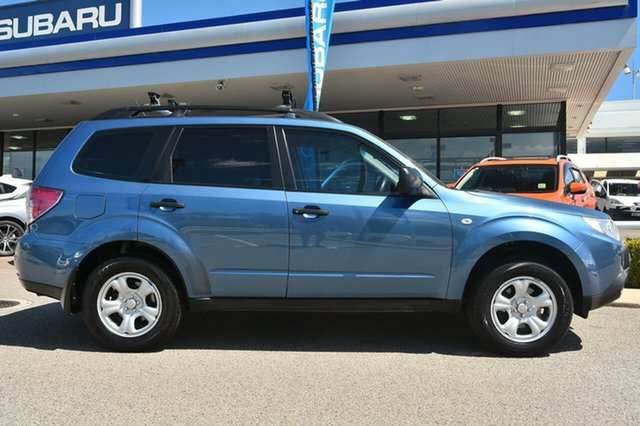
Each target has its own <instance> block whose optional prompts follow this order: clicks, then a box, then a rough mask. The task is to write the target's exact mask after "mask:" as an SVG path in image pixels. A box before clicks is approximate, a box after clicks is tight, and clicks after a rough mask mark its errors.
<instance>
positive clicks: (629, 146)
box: [606, 136, 640, 153]
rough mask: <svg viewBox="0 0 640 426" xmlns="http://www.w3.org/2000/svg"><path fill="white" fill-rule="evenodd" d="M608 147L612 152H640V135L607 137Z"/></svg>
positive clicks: (608, 150)
mask: <svg viewBox="0 0 640 426" xmlns="http://www.w3.org/2000/svg"><path fill="white" fill-rule="evenodd" d="M606 149H607V152H611V153H623V152H640V137H637V136H635V137H633V136H630V137H616V138H607V145H606Z"/></svg>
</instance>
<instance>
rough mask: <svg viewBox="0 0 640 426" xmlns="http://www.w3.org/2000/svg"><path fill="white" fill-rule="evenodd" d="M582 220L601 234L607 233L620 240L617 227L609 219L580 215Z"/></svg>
mask: <svg viewBox="0 0 640 426" xmlns="http://www.w3.org/2000/svg"><path fill="white" fill-rule="evenodd" d="M582 219H583V220H584V222H585V223H586V224H587V225H589V226H590V227H591V228H593V229H594V230H595V231H597V232H600V233H601V234H604V235H607V236H609V237H611V238H613V239H615V240H620V233H619V232H618V227H617V226H616V224H615V223H613V220H611V219H596V218H594V217H584V216H583V217H582Z"/></svg>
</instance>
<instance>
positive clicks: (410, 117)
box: [398, 115, 418, 121]
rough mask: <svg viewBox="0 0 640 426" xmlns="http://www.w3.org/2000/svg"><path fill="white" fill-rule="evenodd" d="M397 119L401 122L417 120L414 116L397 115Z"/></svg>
mask: <svg viewBox="0 0 640 426" xmlns="http://www.w3.org/2000/svg"><path fill="white" fill-rule="evenodd" d="M398 118H399V119H400V120H402V121H416V120H417V119H418V117H416V116H415V115H399V116H398Z"/></svg>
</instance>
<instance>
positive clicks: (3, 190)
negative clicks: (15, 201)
mask: <svg viewBox="0 0 640 426" xmlns="http://www.w3.org/2000/svg"><path fill="white" fill-rule="evenodd" d="M15 190H16V187H15V186H12V185H9V184H6V183H0V194H10V193H12V192H13V191H15Z"/></svg>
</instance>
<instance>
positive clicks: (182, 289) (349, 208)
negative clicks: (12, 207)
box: [15, 106, 629, 356]
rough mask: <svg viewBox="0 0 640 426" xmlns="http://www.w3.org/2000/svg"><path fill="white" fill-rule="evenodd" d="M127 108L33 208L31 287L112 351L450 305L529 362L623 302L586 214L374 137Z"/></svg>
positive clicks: (27, 242) (59, 166) (25, 240)
mask: <svg viewBox="0 0 640 426" xmlns="http://www.w3.org/2000/svg"><path fill="white" fill-rule="evenodd" d="M229 109H230V110H231V111H229V110H225V111H223V114H219V109H218V110H217V111H214V110H213V108H207V107H194V106H189V107H185V106H182V107H179V106H178V107H175V106H174V107H136V108H128V109H122V110H115V111H111V112H108V113H105V114H103V115H102V116H100V117H98V118H96V119H95V120H92V121H88V122H84V123H81V124H79V125H78V126H77V127H76V128H75V129H74V130H73V131H72V132H71V133H70V134H69V135H68V136H67V137H66V139H65V140H64V142H63V143H62V144H61V145H60V146H59V147H58V149H57V150H56V151H55V153H54V154H53V156H52V157H51V159H50V160H49V161H48V163H47V164H46V166H45V167H44V169H43V170H42V172H41V173H40V175H39V176H38V177H37V178H36V180H35V182H34V184H33V188H32V190H31V193H30V197H29V213H30V226H29V230H28V232H27V233H26V234H25V235H24V236H23V237H22V238H21V239H20V241H19V245H18V248H17V253H16V257H15V264H16V267H17V269H18V274H19V278H20V280H21V282H22V284H23V286H24V287H25V288H26V289H27V290H29V291H32V292H35V293H38V294H41V295H46V296H50V297H54V298H56V299H59V300H60V302H61V304H62V308H63V309H64V311H66V312H69V313H77V312H80V311H82V312H83V317H84V320H85V322H86V325H87V327H88V328H89V330H90V331H91V332H92V333H93V334H94V335H95V336H96V337H97V338H98V339H99V340H100V341H101V342H103V343H104V344H106V345H108V346H109V347H111V348H115V349H117V350H122V351H142V350H148V349H150V348H152V347H156V346H158V345H160V344H162V343H163V342H165V341H166V340H167V339H168V338H169V337H171V336H172V335H173V334H174V332H175V331H176V329H177V328H178V326H179V324H180V320H181V318H182V316H183V313H184V312H185V311H186V310H190V311H196V310H205V309H214V310H233V309H245V310H246V309H253V310H327V309H330V310H376V311H417V310H436V311H447V312H458V311H461V310H463V311H465V312H466V314H467V316H468V318H469V321H470V324H471V327H472V328H473V330H474V331H475V332H476V334H477V335H478V337H479V338H480V339H481V340H482V341H483V342H484V343H486V344H487V345H489V346H490V347H492V348H494V349H495V350H497V351H499V352H501V353H504V354H507V355H516V356H532V355H537V354H540V353H544V352H546V351H548V350H549V348H550V347H551V346H552V345H554V344H556V343H557V342H558V341H560V340H561V339H562V338H563V337H564V335H565V334H566V332H567V330H568V328H569V325H570V323H571V319H572V316H573V314H574V313H576V314H578V315H580V316H582V317H585V318H586V317H587V315H588V313H589V311H590V310H592V309H595V308H598V307H600V306H603V305H604V304H606V303H608V302H610V301H612V300H614V299H616V298H617V297H619V295H620V292H621V290H622V287H623V283H624V281H625V278H626V275H627V269H628V264H629V257H628V254H627V252H626V250H625V248H624V245H623V244H622V243H621V242H620V240H619V236H618V231H617V229H616V227H615V225H614V224H613V222H612V221H611V220H610V218H609V217H608V216H607V215H605V214H602V213H599V212H596V211H589V210H586V209H583V208H579V207H573V206H567V205H563V204H559V203H551V202H546V201H536V200H532V199H526V198H519V197H514V196H507V195H499V194H493V193H488V192H480V191H478V192H464V191H458V190H453V189H449V188H447V187H446V186H445V185H443V184H442V183H441V182H440V181H439V180H438V179H437V178H435V177H433V176H432V175H431V174H430V173H429V172H427V171H426V170H424V169H423V168H421V167H420V166H419V165H417V164H416V163H415V162H413V161H412V160H411V159H410V158H408V157H407V156H405V155H404V154H402V153H401V152H399V151H397V150H396V149H394V148H393V147H391V146H390V145H388V144H387V143H385V142H384V141H382V140H380V139H378V138H376V137H375V136H373V135H371V134H369V133H367V132H366V131H364V130H361V129H359V128H356V127H353V126H350V125H346V124H342V123H340V122H339V121H337V120H335V119H332V118H330V117H328V116H325V115H323V114H318V113H309V112H306V111H299V110H293V109H290V108H287V107H279V108H275V109H269V110H266V109H265V110H262V109H260V110H257V111H256V112H255V113H254V114H253V115H252V116H245V115H244V112H243V113H240V111H235V110H236V109H235V108H229Z"/></svg>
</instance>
